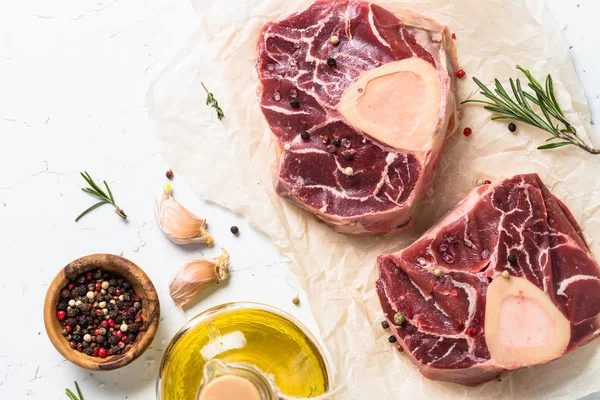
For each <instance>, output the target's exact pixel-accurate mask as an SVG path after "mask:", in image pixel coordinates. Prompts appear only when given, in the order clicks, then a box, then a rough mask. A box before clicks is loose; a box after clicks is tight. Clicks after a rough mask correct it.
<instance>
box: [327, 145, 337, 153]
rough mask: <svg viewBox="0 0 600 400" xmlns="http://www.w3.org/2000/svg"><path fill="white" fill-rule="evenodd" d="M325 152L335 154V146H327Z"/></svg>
mask: <svg viewBox="0 0 600 400" xmlns="http://www.w3.org/2000/svg"><path fill="white" fill-rule="evenodd" d="M327 152H328V153H330V154H333V153H335V146H333V145H331V146H327Z"/></svg>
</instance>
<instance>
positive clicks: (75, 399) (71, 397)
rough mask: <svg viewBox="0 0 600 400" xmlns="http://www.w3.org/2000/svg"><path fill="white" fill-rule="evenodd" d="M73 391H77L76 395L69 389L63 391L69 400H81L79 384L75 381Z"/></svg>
mask: <svg viewBox="0 0 600 400" xmlns="http://www.w3.org/2000/svg"><path fill="white" fill-rule="evenodd" d="M75 389H76V390H77V395H78V396H75V393H73V392H72V391H71V389H69V388H67V389H65V393H66V394H67V396H69V400H83V395H82V394H81V390H80V389H79V384H78V383H77V381H75Z"/></svg>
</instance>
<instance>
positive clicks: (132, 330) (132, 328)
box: [127, 324, 138, 334]
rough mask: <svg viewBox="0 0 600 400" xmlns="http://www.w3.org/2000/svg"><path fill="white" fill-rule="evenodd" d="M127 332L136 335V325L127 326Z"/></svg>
mask: <svg viewBox="0 0 600 400" xmlns="http://www.w3.org/2000/svg"><path fill="white" fill-rule="evenodd" d="M127 332H129V333H130V334H135V333H137V332H138V326H137V325H136V324H130V325H128V328H127Z"/></svg>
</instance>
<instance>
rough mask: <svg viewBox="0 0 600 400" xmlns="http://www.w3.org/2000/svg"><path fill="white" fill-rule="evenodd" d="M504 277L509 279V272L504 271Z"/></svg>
mask: <svg viewBox="0 0 600 400" xmlns="http://www.w3.org/2000/svg"><path fill="white" fill-rule="evenodd" d="M502 277H503V278H504V279H509V278H510V272H508V271H507V270H504V271H502Z"/></svg>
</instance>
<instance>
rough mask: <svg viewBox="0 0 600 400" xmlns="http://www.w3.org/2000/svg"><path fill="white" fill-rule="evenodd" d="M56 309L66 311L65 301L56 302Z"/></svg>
mask: <svg viewBox="0 0 600 400" xmlns="http://www.w3.org/2000/svg"><path fill="white" fill-rule="evenodd" d="M56 309H57V310H58V311H67V303H63V302H62V301H61V302H60V303H58V305H57V306H56Z"/></svg>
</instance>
